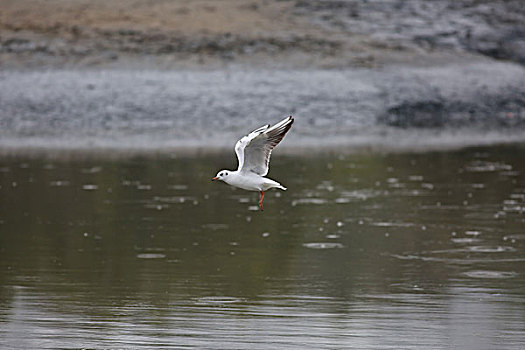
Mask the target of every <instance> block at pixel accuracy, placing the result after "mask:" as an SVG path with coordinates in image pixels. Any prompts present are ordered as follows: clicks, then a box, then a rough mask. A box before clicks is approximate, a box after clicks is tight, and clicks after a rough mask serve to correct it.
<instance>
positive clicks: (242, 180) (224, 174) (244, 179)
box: [212, 116, 294, 210]
mask: <svg viewBox="0 0 525 350" xmlns="http://www.w3.org/2000/svg"><path fill="white" fill-rule="evenodd" d="M293 121H294V120H293V117H291V116H290V117H288V118H285V119H283V120H281V121H280V122H279V123H277V124H275V125H274V126H271V127H270V124H267V125H264V126H261V127H260V128H258V129H255V130H254V131H252V132H251V133H249V134H248V135H246V136H244V137H243V138H241V139H240V140H239V141H237V143H236V144H235V153H236V154H237V160H238V161H239V167H238V168H237V170H221V171H219V172H218V173H217V175H216V176H215V177H213V178H212V180H213V181H216V180H220V181H224V182H226V183H227V184H228V185H231V186H234V187H239V188H242V189H244V190H248V191H259V192H260V193H261V199H260V200H259V208H261V210H264V209H263V199H264V192H265V191H268V190H269V189H270V188H274V187H275V188H279V189H281V190H286V187H284V186H283V185H281V184H280V183H278V182H277V181H274V180H272V179H269V178H267V177H265V176H266V174H268V168H269V165H270V155H271V154H272V150H273V149H274V148H275V146H277V145H278V144H279V142H281V140H282V139H283V138H284V135H286V133H287V132H288V130H290V128H291V127H292V124H293Z"/></svg>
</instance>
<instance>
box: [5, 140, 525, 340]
mask: <svg viewBox="0 0 525 350" xmlns="http://www.w3.org/2000/svg"><path fill="white" fill-rule="evenodd" d="M524 159H525V148H524V147H523V146H512V147H510V146H508V147H492V148H483V149H468V150H462V151H455V152H434V153H423V154H386V155H385V154H348V155H344V154H334V155H319V156H297V157H286V156H283V155H280V156H279V157H274V159H273V160H272V173H271V174H270V175H271V176H272V177H274V178H276V179H278V180H279V181H280V182H282V183H283V184H284V185H285V186H287V187H288V191H286V192H275V191H274V192H269V193H268V195H267V197H266V198H265V211H264V212H260V211H257V210H253V209H254V208H255V209H257V207H256V206H257V201H258V194H257V193H255V192H254V193H251V192H245V191H242V190H235V189H232V188H231V187H229V186H226V185H224V184H218V183H212V182H211V181H209V179H210V177H211V176H212V175H213V174H215V173H216V171H217V169H219V168H221V167H222V166H223V165H224V164H228V162H230V163H231V166H232V167H235V159H234V158H233V156H231V155H230V154H227V155H225V156H197V157H194V158H190V157H183V156H181V157H166V158H162V157H151V158H141V157H138V158H132V159H122V160H107V159H106V160H104V159H101V158H90V159H73V160H45V159H31V158H5V159H2V160H0V179H1V182H0V186H1V187H0V205H1V212H0V268H1V270H0V281H1V287H0V347H2V348H21V349H22V348H151V347H156V348H174V347H175V348H177V347H181V348H182V347H194V348H217V349H232V348H235V349H258V348H260V349H263V348H264V349H266V348H289V349H291V348H296V349H304V348H316V349H321V348H328V349H333V348H355V349H363V348H369V349H378V348H381V349H400V348H403V349H439V348H442V349H449V348H458V349H493V348H498V349H521V348H523V339H525V282H524V281H525V279H524V277H525V276H524V274H525V238H524V237H525V231H524V227H525V162H524V161H523V160H524Z"/></svg>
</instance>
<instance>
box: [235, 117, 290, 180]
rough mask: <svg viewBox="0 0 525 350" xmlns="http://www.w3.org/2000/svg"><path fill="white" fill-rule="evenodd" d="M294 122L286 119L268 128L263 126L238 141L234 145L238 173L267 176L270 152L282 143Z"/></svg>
mask: <svg viewBox="0 0 525 350" xmlns="http://www.w3.org/2000/svg"><path fill="white" fill-rule="evenodd" d="M293 122H294V119H293V117H288V118H285V119H283V120H282V121H280V122H279V123H277V124H275V125H274V126H272V127H270V126H269V125H266V126H263V127H261V128H259V129H256V130H254V131H252V132H251V133H250V134H248V135H247V136H244V137H243V138H242V139H240V140H239V141H238V142H237V144H236V145H235V153H237V158H238V160H239V168H238V170H239V171H243V172H247V171H251V172H253V173H256V174H259V175H261V176H265V175H266V174H268V168H269V164H270V156H271V154H272V150H273V149H274V148H275V146H277V145H278V144H279V142H281V141H282V139H283V138H284V136H285V135H286V133H287V132H288V130H290V128H291V127H292V124H293Z"/></svg>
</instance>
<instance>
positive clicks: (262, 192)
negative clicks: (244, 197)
mask: <svg viewBox="0 0 525 350" xmlns="http://www.w3.org/2000/svg"><path fill="white" fill-rule="evenodd" d="M259 192H261V199H259V208H261V210H264V209H263V199H264V191H259Z"/></svg>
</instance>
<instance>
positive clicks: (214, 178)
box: [211, 176, 219, 181]
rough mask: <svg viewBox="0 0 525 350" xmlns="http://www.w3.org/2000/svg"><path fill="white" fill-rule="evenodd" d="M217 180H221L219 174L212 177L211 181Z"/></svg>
mask: <svg viewBox="0 0 525 350" xmlns="http://www.w3.org/2000/svg"><path fill="white" fill-rule="evenodd" d="M216 180H219V178H218V177H217V176H215V177H212V178H211V181H216Z"/></svg>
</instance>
